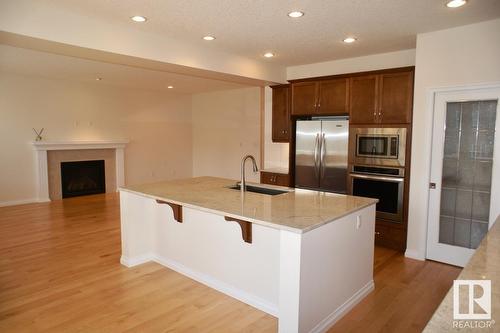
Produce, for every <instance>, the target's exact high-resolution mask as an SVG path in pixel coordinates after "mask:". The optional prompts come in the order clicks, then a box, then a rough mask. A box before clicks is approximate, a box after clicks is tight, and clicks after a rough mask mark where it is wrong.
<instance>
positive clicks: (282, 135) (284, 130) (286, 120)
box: [271, 85, 290, 142]
mask: <svg viewBox="0 0 500 333" xmlns="http://www.w3.org/2000/svg"><path fill="white" fill-rule="evenodd" d="M271 88H272V90H273V113H272V114H273V116H272V140H273V141H274V142H289V141H290V85H279V86H273V87H271Z"/></svg>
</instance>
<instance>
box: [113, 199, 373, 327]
mask: <svg viewBox="0 0 500 333" xmlns="http://www.w3.org/2000/svg"><path fill="white" fill-rule="evenodd" d="M120 201H121V205H120V206H121V232H122V257H121V263H122V264H123V265H125V266H127V267H132V266H135V265H139V264H142V263H145V262H148V261H155V262H157V263H159V264H161V265H163V266H166V267H168V268H170V269H172V270H174V271H177V272H179V273H181V274H184V275H186V276H188V277H190V278H192V279H194V280H196V281H199V282H201V283H203V284H205V285H207V286H209V287H211V288H214V289H217V290H219V291H221V292H223V293H225V294H227V295H229V296H232V297H234V298H236V299H238V300H240V301H242V302H245V303H247V304H249V305H251V306H253V307H256V308H258V309H260V310H262V311H264V312H267V313H269V314H270V315H273V316H275V317H277V318H278V328H279V332H281V333H293V332H324V331H326V330H327V329H328V328H329V327H331V326H332V325H333V324H334V323H335V322H336V321H337V320H338V319H340V318H341V317H342V316H343V315H344V314H346V313H347V312H348V311H349V310H350V309H351V308H352V307H353V306H354V305H356V304H357V303H358V302H359V301H361V300H362V299H363V298H364V297H365V296H366V295H367V294H368V293H369V292H371V291H372V290H373V288H374V284H373V251H374V222H375V204H372V205H370V206H367V207H364V208H361V209H360V210H357V211H355V212H353V213H350V214H348V215H345V216H343V217H340V218H339V219H337V220H335V221H332V222H330V223H326V224H324V225H322V226H320V227H317V228H315V229H313V230H309V231H307V232H302V233H300V232H294V231H289V230H284V229H283V228H273V227H269V226H264V225H260V224H257V223H252V242H251V243H247V242H244V241H243V239H242V229H241V228H240V225H239V224H238V223H236V222H231V221H226V220H225V218H224V216H221V215H220V214H216V213H213V212H207V209H204V208H199V209H196V208H195V207H191V208H189V207H185V206H184V207H182V223H179V222H178V221H176V220H175V219H174V215H173V209H172V208H171V207H169V205H165V204H163V205H162V204H159V203H157V201H156V200H155V199H154V198H151V197H147V196H143V195H140V194H136V193H132V192H128V191H124V190H122V191H121V193H120ZM292 213H293V212H292ZM292 213H291V214H292Z"/></svg>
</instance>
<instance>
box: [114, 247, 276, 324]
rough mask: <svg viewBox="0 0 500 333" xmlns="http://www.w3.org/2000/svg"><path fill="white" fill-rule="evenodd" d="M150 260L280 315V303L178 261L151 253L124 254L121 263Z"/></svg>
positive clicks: (131, 263)
mask: <svg viewBox="0 0 500 333" xmlns="http://www.w3.org/2000/svg"><path fill="white" fill-rule="evenodd" d="M148 261H155V262H157V263H158V264H160V265H162V266H165V267H168V268H170V269H171V270H174V271H176V272H178V273H180V274H182V275H185V276H187V277H189V278H191V279H193V280H195V281H198V282H200V283H203V284H204V285H206V286H208V287H210V288H213V289H215V290H218V291H220V292H222V293H224V294H226V295H229V296H231V297H233V298H236V299H237V300H240V301H242V302H243V303H246V304H248V305H251V306H253V307H254V308H257V309H259V310H261V311H264V312H266V313H268V314H270V315H271V316H274V317H277V316H278V305H276V304H272V303H269V302H268V301H266V300H264V299H262V298H260V297H257V296H254V295H252V294H250V293H248V292H246V291H243V290H241V289H238V288H236V287H233V286H231V285H229V284H227V283H225V282H222V281H220V280H218V279H215V278H213V277H211V276H209V275H206V274H203V273H200V272H197V271H194V270H192V269H191V268H188V267H186V266H184V265H182V264H180V263H178V262H176V261H173V260H170V259H167V258H164V257H160V256H157V255H154V254H150V253H148V254H145V255H142V256H137V257H133V258H128V257H126V256H123V255H122V256H121V258H120V263H121V264H122V265H124V266H126V267H134V266H137V265H140V264H144V263H146V262H148Z"/></svg>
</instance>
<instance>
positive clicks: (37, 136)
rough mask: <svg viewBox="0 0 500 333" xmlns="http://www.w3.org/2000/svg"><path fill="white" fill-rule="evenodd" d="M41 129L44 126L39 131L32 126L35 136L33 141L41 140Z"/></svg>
mask: <svg viewBox="0 0 500 333" xmlns="http://www.w3.org/2000/svg"><path fill="white" fill-rule="evenodd" d="M43 130H44V128H43V127H42V129H41V130H40V132H38V131H37V130H36V129H34V128H33V132H35V134H36V138H35V141H42V133H43Z"/></svg>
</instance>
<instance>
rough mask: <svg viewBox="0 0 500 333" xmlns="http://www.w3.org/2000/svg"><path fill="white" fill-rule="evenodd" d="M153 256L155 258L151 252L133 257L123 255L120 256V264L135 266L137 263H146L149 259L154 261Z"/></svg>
mask: <svg viewBox="0 0 500 333" xmlns="http://www.w3.org/2000/svg"><path fill="white" fill-rule="evenodd" d="M153 258H154V255H153V254H150V253H149V254H145V255H142V256H137V257H133V258H129V257H126V256H123V255H122V256H121V257H120V264H122V265H123V266H126V267H129V268H130V267H134V266H137V265H142V264H145V263H147V262H149V261H153Z"/></svg>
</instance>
